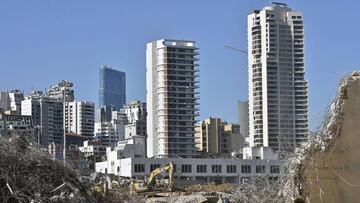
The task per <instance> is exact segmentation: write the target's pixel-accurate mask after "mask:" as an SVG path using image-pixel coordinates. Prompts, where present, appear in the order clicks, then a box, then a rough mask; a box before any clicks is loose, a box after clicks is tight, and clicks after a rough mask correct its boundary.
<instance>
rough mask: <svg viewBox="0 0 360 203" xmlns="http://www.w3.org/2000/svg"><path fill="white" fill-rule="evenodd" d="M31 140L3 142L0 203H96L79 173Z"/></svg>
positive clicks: (17, 138)
mask: <svg viewBox="0 0 360 203" xmlns="http://www.w3.org/2000/svg"><path fill="white" fill-rule="evenodd" d="M31 143H32V142H31V141H30V140H29V138H28V137H24V136H12V137H11V138H4V137H2V138H0V157H1V158H0V202H93V201H94V200H93V199H92V198H90V196H89V195H88V193H87V191H88V190H89V186H87V185H85V184H83V183H82V182H81V181H80V180H79V178H78V175H77V174H76V172H75V171H73V170H71V169H70V168H68V167H66V166H64V165H63V163H62V162H59V161H54V160H52V159H51V158H50V156H49V154H48V153H47V152H44V151H41V150H39V149H37V148H36V146H35V145H34V144H31Z"/></svg>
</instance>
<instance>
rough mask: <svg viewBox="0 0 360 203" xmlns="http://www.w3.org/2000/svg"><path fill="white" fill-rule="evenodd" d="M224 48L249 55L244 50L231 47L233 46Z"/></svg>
mask: <svg viewBox="0 0 360 203" xmlns="http://www.w3.org/2000/svg"><path fill="white" fill-rule="evenodd" d="M224 47H225V48H228V49H231V50H234V51H237V52H241V53H243V54H246V55H247V54H248V52H247V51H245V50H242V49H238V48H235V47H231V46H228V45H224Z"/></svg>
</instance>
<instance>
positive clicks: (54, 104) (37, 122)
mask: <svg viewBox="0 0 360 203" xmlns="http://www.w3.org/2000/svg"><path fill="white" fill-rule="evenodd" d="M21 115H24V116H31V117H32V120H33V124H34V126H42V127H41V128H40V131H41V133H40V135H41V136H40V144H41V145H43V146H48V144H50V143H52V142H54V143H55V144H61V143H63V139H64V135H63V120H64V119H63V116H64V115H63V103H62V102H61V101H59V100H58V99H56V98H53V97H49V96H47V95H45V94H44V93H42V92H40V91H34V92H32V93H31V94H30V95H29V96H26V97H25V99H24V100H23V101H22V102H21Z"/></svg>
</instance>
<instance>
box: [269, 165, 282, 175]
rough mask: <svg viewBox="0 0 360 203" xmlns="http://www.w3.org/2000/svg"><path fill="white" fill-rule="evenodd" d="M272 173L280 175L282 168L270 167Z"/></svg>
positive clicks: (277, 166)
mask: <svg viewBox="0 0 360 203" xmlns="http://www.w3.org/2000/svg"><path fill="white" fill-rule="evenodd" d="M270 173H280V166H279V165H272V166H270Z"/></svg>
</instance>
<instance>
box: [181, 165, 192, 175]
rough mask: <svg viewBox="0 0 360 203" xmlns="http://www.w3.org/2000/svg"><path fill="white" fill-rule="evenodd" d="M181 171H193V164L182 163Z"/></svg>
mask: <svg viewBox="0 0 360 203" xmlns="http://www.w3.org/2000/svg"><path fill="white" fill-rule="evenodd" d="M181 172H182V173H191V165H190V164H183V165H181Z"/></svg>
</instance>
